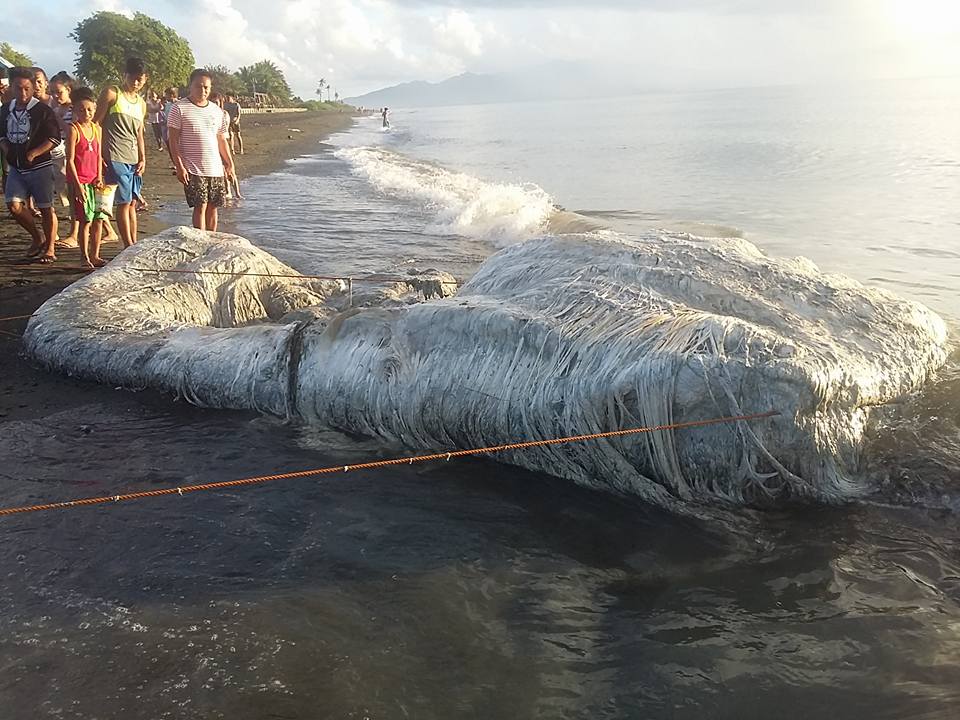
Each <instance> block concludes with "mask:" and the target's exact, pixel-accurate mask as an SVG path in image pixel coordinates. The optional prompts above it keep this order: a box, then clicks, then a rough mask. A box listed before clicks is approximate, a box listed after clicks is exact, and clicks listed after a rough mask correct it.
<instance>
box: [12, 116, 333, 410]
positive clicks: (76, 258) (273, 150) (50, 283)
mask: <svg viewBox="0 0 960 720" xmlns="http://www.w3.org/2000/svg"><path fill="white" fill-rule="evenodd" d="M350 122H351V116H350V115H348V114H346V113H343V114H340V113H331V112H327V113H289V114H280V115H272V114H267V115H248V116H247V117H245V118H244V122H243V138H244V150H245V153H244V155H242V156H238V157H237V166H238V174H239V176H240V178H241V180H242V179H243V178H246V177H250V176H253V175H264V174H267V173H270V172H274V171H276V170H278V169H280V168H281V167H282V166H283V164H284V162H285V161H286V160H287V159H289V158H294V157H298V156H300V155H305V154H308V153H310V152H311V151H313V150H314V149H315V148H316V146H317V143H318V142H319V141H320V140H322V139H323V138H324V137H326V136H328V135H329V134H331V133H333V132H337V131H340V130H344V129H346V128H347V127H349V125H350ZM294 128H295V129H297V130H300V132H294V131H293V129H294ZM151 140H152V136H151V135H149V134H148V138H147V145H148V147H147V171H146V175H145V178H144V195H145V199H146V200H147V202H148V203H149V204H150V208H151V209H150V211H148V212H142V213H140V215H139V219H140V224H139V236H140V237H148V236H150V235H152V234H155V233H157V232H159V231H160V230H163V229H164V228H165V227H167V226H168V224H167V223H163V222H161V221H160V220H159V219H158V218H157V217H156V216H155V215H154V213H155V212H156V211H158V210H163V211H164V212H165V214H166V215H168V216H169V214H170V213H169V212H168V211H169V210H170V209H171V208H173V209H175V210H177V212H178V214H179V215H180V216H181V217H182V218H183V222H185V223H187V224H189V222H190V215H189V209H188V208H187V205H186V201H185V200H184V197H183V186H182V185H180V183H179V182H178V181H177V178H176V175H175V174H174V173H173V170H172V169H171V168H170V161H169V159H168V158H167V157H166V155H165V154H164V153H158V152H157V151H156V150H155V149H154V147H153V145H152V144H151V142H150V141H151ZM241 189H242V186H241ZM250 201H251V200H250V198H248V199H247V202H250ZM227 212H229V211H227ZM60 215H61V219H60V231H59V235H60V237H64V236H65V235H66V234H67V233H68V229H67V228H68V222H69V220H66V219H65V218H66V214H65V212H61V213H60ZM28 245H29V238H28V237H27V234H26V232H25V231H24V230H23V229H22V228H21V227H20V226H19V225H17V224H16V222H15V221H14V220H13V218H11V217H10V215H9V213H7V212H4V213H3V215H2V217H0V317H9V316H14V315H28V314H30V313H32V312H33V311H34V310H36V309H37V308H38V307H40V305H42V304H43V303H44V302H45V301H46V300H47V299H48V298H50V297H51V296H53V295H55V294H56V293H58V292H59V291H60V290H62V289H63V288H64V287H66V286H67V285H69V284H70V283H72V282H74V281H75V280H78V279H79V278H81V277H83V275H85V274H86V273H87V272H88V271H87V270H85V269H83V268H81V267H80V252H79V250H77V249H75V248H74V249H70V248H58V250H57V262H56V263H54V264H53V265H39V264H25V262H24V260H23V256H24V254H25V252H26V249H27V247H28ZM119 251H120V246H119V244H118V243H117V242H116V241H114V242H109V243H105V244H104V246H103V249H102V253H101V254H102V256H103V257H104V258H105V259H110V258H112V257H114V256H115V255H116V254H117V253H118V252H119ZM26 325H27V320H26V319H23V320H15V321H4V322H0V422H4V421H8V420H18V419H36V418H40V417H44V416H46V415H48V414H50V413H54V412H58V411H61V410H64V409H68V408H72V407H76V406H79V405H84V404H87V403H92V402H97V403H119V404H120V405H122V404H124V403H128V402H130V401H131V398H132V396H131V395H130V394H128V393H111V392H109V391H107V390H105V389H104V388H103V387H102V386H98V385H93V384H91V383H86V382H79V381H75V380H71V379H70V378H64V377H60V376H57V375H51V374H49V373H46V372H43V371H41V370H38V369H36V368H35V367H33V366H32V365H31V364H30V363H28V362H26V361H25V360H24V359H23V358H22V357H20V347H21V343H20V339H19V338H20V336H21V335H22V334H23V331H24V329H25V328H26ZM137 397H138V398H140V399H142V400H147V398H148V397H154V396H152V395H151V394H150V393H138V395H137ZM155 399H156V400H159V401H162V402H168V401H169V399H168V398H163V399H162V400H161V399H160V398H159V397H158V396H157V397H155ZM138 402H139V400H138Z"/></svg>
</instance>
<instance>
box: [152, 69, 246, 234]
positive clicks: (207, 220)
mask: <svg viewBox="0 0 960 720" xmlns="http://www.w3.org/2000/svg"><path fill="white" fill-rule="evenodd" d="M212 82H213V80H212V78H211V76H210V73H209V71H207V70H202V69H199V68H198V69H197V70H194V71H193V72H192V73H190V90H189V94H188V95H187V97H185V98H183V99H182V100H178V101H177V102H176V103H175V104H174V106H173V107H172V108H171V109H170V117H168V118H167V133H168V135H169V138H170V157H171V159H172V160H173V162H174V165H175V166H176V168H177V178H178V179H179V180H180V182H182V183H183V186H184V195H185V196H186V198H187V205H189V206H190V207H191V208H193V226H194V227H195V228H198V229H200V230H216V229H217V219H218V218H217V208H220V207H222V206H223V201H224V199H225V198H226V194H227V180H229V179H232V178H233V157H232V156H231V154H230V145H229V144H227V128H228V126H229V120H228V116H227V114H226V113H225V112H224V111H223V110H221V109H220V106H219V105H217V104H216V103H213V102H210V89H211V87H212Z"/></svg>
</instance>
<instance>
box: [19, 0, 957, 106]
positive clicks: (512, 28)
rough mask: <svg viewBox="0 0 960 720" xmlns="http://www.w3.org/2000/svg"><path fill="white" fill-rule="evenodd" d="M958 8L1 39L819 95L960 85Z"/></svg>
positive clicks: (455, 0) (330, 67) (285, 15)
mask: <svg viewBox="0 0 960 720" xmlns="http://www.w3.org/2000/svg"><path fill="white" fill-rule="evenodd" d="M957 8H960V4H955V3H950V2H944V0H829V1H828V0H807V1H806V2H802V3H798V2H795V1H790V2H788V0H762V1H761V0H682V1H681V0H677V1H675V2H674V1H669V0H636V1H635V2H628V0H602V2H597V3H593V2H589V1H588V0H582V1H580V2H577V1H576V0H517V1H515V2H509V1H502V2H498V0H478V1H477V2H469V1H468V0H273V1H272V2H268V3H264V2H263V0H149V1H148V0H70V1H69V2H68V1H67V0H48V2H46V3H41V4H40V5H38V6H37V7H36V9H31V12H30V13H10V14H8V15H7V16H6V17H5V20H4V28H3V30H4V39H6V40H8V41H9V42H11V44H13V46H14V47H17V48H18V49H21V50H23V51H24V52H27V53H28V54H30V55H31V56H32V57H34V58H35V60H36V61H37V62H39V63H40V64H42V65H45V66H46V67H47V68H49V69H53V70H59V69H61V68H71V67H72V66H73V59H74V57H75V54H76V46H75V44H74V42H73V41H72V40H70V39H69V38H68V37H67V35H68V33H69V32H70V30H71V29H72V28H73V27H74V26H75V25H76V23H77V22H78V21H79V20H80V19H82V18H84V17H86V16H88V15H90V14H91V13H93V12H95V11H97V10H101V9H109V10H112V11H122V12H127V13H129V12H133V11H134V10H139V11H141V12H145V13H147V14H148V15H151V16H153V17H156V18H157V19H159V20H161V21H162V22H164V23H166V24H168V25H170V26H172V27H173V28H174V29H176V30H177V31H178V32H179V33H180V34H181V35H183V36H184V37H186V38H187V39H188V40H189V41H190V44H191V46H192V48H193V51H194V54H195V56H196V58H197V61H198V62H200V63H204V64H206V63H209V64H223V65H227V66H228V67H234V68H235V67H238V66H240V65H247V64H250V63H253V62H256V61H258V60H261V59H265V58H266V59H271V60H273V61H275V62H276V63H277V64H278V65H279V66H280V67H281V68H282V69H283V70H284V72H285V73H286V74H287V77H288V80H289V81H290V84H291V86H292V87H293V88H294V90H295V92H297V93H299V94H301V95H303V96H304V97H308V96H311V95H312V94H313V90H314V88H315V87H316V81H317V80H318V79H319V78H320V77H321V76H323V77H326V78H327V79H328V80H330V79H331V78H334V84H335V89H336V90H338V91H340V92H341V94H343V95H355V94H360V93H362V92H365V91H368V90H372V89H375V88H377V87H381V86H383V85H388V84H393V83H396V82H402V81H406V80H417V79H424V80H433V81H436V80H441V79H443V78H445V77H448V76H450V75H453V74H456V73H459V72H463V71H464V70H470V71H475V72H497V71H508V70H512V69H518V68H523V67H525V66H530V65H537V64H543V63H548V62H551V61H568V62H569V61H575V62H579V63H583V64H590V65H594V66H597V67H598V68H602V69H603V70H604V72H605V73H607V74H608V75H609V76H610V78H611V79H613V80H616V79H617V78H621V79H623V80H624V81H627V80H629V82H630V83H631V84H634V85H644V84H647V85H650V86H656V87H675V86H676V87H690V86H695V87H711V86H712V87H715V86H731V85H754V84H771V83H772V84H776V83H790V82H818V81H820V80H824V79H833V78H837V77H863V76H890V75H898V76H901V75H924V74H947V73H958V72H960V35H958V33H960V10H958V9H957Z"/></svg>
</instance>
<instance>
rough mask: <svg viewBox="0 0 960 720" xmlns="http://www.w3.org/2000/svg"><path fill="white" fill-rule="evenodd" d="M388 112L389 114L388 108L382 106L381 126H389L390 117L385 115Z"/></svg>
mask: <svg viewBox="0 0 960 720" xmlns="http://www.w3.org/2000/svg"><path fill="white" fill-rule="evenodd" d="M389 114H390V108H384V109H383V113H382V115H383V126H384V127H385V128H388V127H390V119H389V118H388V117H387V115H389Z"/></svg>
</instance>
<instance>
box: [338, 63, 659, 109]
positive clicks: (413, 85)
mask: <svg viewBox="0 0 960 720" xmlns="http://www.w3.org/2000/svg"><path fill="white" fill-rule="evenodd" d="M647 89H649V88H647ZM638 91H639V88H637V87H634V86H632V85H631V84H630V83H626V84H625V83H624V82H623V81H622V80H621V81H612V80H610V79H609V76H608V75H606V74H605V73H603V72H598V71H597V69H595V68H587V67H585V66H582V65H577V64H573V63H552V64H550V65H546V66H543V67H540V68H535V69H531V70H527V71H525V72H516V73H496V74H477V73H469V72H468V73H463V74H462V75H457V76H455V77H451V78H447V79H446V80H443V81H441V82H436V83H431V82H424V81H422V80H418V81H414V82H406V83H401V84H399V85H393V86H391V87H387V88H382V89H380V90H374V91H373V92H369V93H367V94H365V95H359V96H357V97H352V98H346V102H348V103H350V104H351V105H362V106H364V107H372V108H379V107H425V106H436V105H479V104H483V103H501V102H517V101H520V100H561V99H567V98H590V97H609V96H611V95H628V94H632V93H635V92H638Z"/></svg>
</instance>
